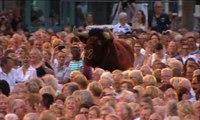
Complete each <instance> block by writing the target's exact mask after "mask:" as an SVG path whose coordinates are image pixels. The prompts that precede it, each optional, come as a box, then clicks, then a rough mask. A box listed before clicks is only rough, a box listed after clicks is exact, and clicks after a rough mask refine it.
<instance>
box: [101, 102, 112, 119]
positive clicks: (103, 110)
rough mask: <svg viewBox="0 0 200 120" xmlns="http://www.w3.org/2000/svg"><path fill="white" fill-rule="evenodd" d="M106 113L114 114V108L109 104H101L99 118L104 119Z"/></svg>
mask: <svg viewBox="0 0 200 120" xmlns="http://www.w3.org/2000/svg"><path fill="white" fill-rule="evenodd" d="M108 114H115V109H114V108H113V107H111V106H108V105H104V106H102V107H101V109H100V118H101V119H103V120H105V117H106V116H107V115H108Z"/></svg>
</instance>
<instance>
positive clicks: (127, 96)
mask: <svg viewBox="0 0 200 120" xmlns="http://www.w3.org/2000/svg"><path fill="white" fill-rule="evenodd" d="M120 101H121V102H126V103H130V102H136V99H135V96H134V94H133V92H131V91H128V90H123V91H122V92H121V95H120Z"/></svg>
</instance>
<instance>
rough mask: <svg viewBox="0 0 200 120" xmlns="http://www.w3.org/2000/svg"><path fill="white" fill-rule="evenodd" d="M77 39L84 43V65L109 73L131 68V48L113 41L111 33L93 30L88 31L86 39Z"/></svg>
mask: <svg viewBox="0 0 200 120" xmlns="http://www.w3.org/2000/svg"><path fill="white" fill-rule="evenodd" d="M79 38H80V40H81V41H83V40H85V43H86V47H85V57H84V62H85V63H86V65H89V66H92V67H101V68H103V69H105V70H109V71H113V70H115V69H119V70H126V69H128V68H130V67H132V66H133V62H134V53H133V51H132V49H131V47H130V46H129V45H128V44H127V43H126V42H124V41H122V40H115V39H113V37H112V34H111V32H109V31H106V30H103V29H99V28H95V29H91V30H90V31H89V34H88V35H87V37H86V36H82V35H79ZM83 38H84V39H83Z"/></svg>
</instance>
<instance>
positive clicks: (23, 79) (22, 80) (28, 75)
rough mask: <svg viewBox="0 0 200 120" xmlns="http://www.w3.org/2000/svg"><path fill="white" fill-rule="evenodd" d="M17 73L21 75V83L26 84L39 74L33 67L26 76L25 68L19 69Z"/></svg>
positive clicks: (30, 67) (27, 71)
mask: <svg viewBox="0 0 200 120" xmlns="http://www.w3.org/2000/svg"><path fill="white" fill-rule="evenodd" d="M17 72H18V74H19V78H20V81H21V82H24V81H26V80H29V79H31V78H32V77H36V76H37V73H36V69H35V68H34V67H32V66H29V68H28V69H27V70H26V72H25V74H24V72H23V68H22V67H20V68H18V69H17Z"/></svg>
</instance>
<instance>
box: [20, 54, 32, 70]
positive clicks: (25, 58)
mask: <svg viewBox="0 0 200 120" xmlns="http://www.w3.org/2000/svg"><path fill="white" fill-rule="evenodd" d="M20 60H21V62H22V65H23V66H26V67H28V66H29V65H30V55H29V53H28V52H26V53H23V54H22V55H21V56H20Z"/></svg>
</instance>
